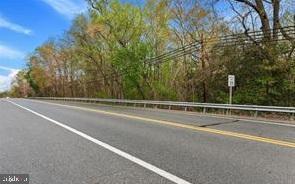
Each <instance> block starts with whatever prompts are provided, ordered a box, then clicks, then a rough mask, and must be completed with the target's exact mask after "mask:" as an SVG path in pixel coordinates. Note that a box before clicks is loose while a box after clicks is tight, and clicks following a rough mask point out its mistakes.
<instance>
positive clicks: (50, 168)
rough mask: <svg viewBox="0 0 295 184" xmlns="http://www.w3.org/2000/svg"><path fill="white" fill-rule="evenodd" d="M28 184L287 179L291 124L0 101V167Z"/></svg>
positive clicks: (286, 182) (293, 149)
mask: <svg viewBox="0 0 295 184" xmlns="http://www.w3.org/2000/svg"><path fill="white" fill-rule="evenodd" d="M9 173H14V174H30V183H33V184H35V183H36V184H37V183H38V184H39V183H40V184H41V183H42V184H43V183H44V184H45V183H46V184H48V183H50V184H65V183H72V184H84V183H85V184H100V183H114V184H115V183H134V184H140V183H197V184H231V183H233V184H237V183H239V184H250V183H251V184H256V183H257V184H271V183H274V184H280V183H282V184H294V183H295V125H294V124H293V125H292V124H281V123H273V122H259V121H257V122H255V121H244V120H237V119H233V118H221V117H209V116H202V115H199V114H194V113H187V112H175V111H166V110H157V109H143V108H133V107H114V106H107V105H97V104H83V103H73V102H57V101H37V100H26V99H1V100H0V174H9Z"/></svg>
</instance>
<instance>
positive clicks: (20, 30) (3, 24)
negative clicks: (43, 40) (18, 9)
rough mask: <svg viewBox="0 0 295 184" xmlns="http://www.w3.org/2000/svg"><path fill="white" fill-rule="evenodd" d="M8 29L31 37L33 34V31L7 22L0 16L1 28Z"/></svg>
mask: <svg viewBox="0 0 295 184" xmlns="http://www.w3.org/2000/svg"><path fill="white" fill-rule="evenodd" d="M1 27H3V28H6V29H10V30H12V31H15V32H18V33H23V34H26V35H31V34H32V30H30V29H28V28H25V27H23V26H21V25H18V24H15V23H12V22H10V21H8V20H6V19H5V18H3V17H1V16H0V28H1Z"/></svg>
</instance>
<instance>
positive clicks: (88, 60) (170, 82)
mask: <svg viewBox="0 0 295 184" xmlns="http://www.w3.org/2000/svg"><path fill="white" fill-rule="evenodd" d="M92 2H94V3H93V7H94V8H93V7H92V8H90V9H89V12H87V13H85V14H83V15H79V16H77V17H76V18H75V19H74V21H73V23H72V26H71V28H70V29H69V30H68V31H67V32H66V33H65V35H63V36H62V37H61V39H54V40H50V41H48V42H46V43H44V44H42V45H41V46H39V47H38V48H37V49H36V50H35V52H34V53H32V55H31V56H30V57H29V60H28V65H27V68H26V69H25V70H23V71H22V72H20V74H19V75H18V76H17V79H16V81H15V82H14V87H13V88H12V90H11V92H10V93H11V94H13V95H14V96H32V95H35V96H69V97H99V98H125V99H150V100H153V99H154V100H178V101H180V100H181V101H183V100H185V101H197V102H213V103H227V102H228V86H227V76H228V75H229V74H233V75H235V76H236V80H237V81H236V83H237V86H236V87H235V88H234V98H233V102H234V103H238V104H260V105H282V106H283V105H287V106H294V105H295V64H294V63H295V60H294V52H292V48H293V47H294V45H293V46H292V44H291V42H289V41H285V42H280V43H276V42H271V43H267V44H264V43H261V44H259V45H257V44H254V43H252V44H246V45H234V46H222V47H221V46H220V45H219V43H218V41H216V40H218V39H216V38H217V37H218V36H220V35H222V34H224V33H226V32H231V26H229V25H228V24H227V23H226V22H224V21H223V20H222V19H221V18H220V17H217V18H216V16H215V14H214V12H213V11H214V10H213V9H211V8H210V7H208V6H205V5H203V3H194V2H195V1H180V0H171V1H170V0H147V1H146V3H145V5H143V6H142V7H141V6H136V5H134V4H130V3H122V2H121V1H119V0H108V1H105V0H93V1H92ZM283 14H284V16H283V17H282V19H283V20H282V22H283V23H284V22H286V23H284V25H290V20H289V19H290V12H285V13H283ZM241 38H244V37H243V36H241ZM196 40H199V41H200V42H199V43H200V45H199V46H200V48H199V49H198V47H196V49H195V50H196V51H198V52H197V55H198V56H199V58H198V59H197V60H194V59H192V58H191V55H190V53H189V52H187V55H186V56H179V57H175V58H171V59H169V60H167V61H165V62H163V63H162V60H161V59H157V60H155V61H151V60H148V58H150V57H154V56H159V55H161V54H163V53H166V52H168V51H170V50H171V48H179V47H182V46H184V45H186V44H188V43H191V42H193V41H196ZM3 95H4V96H5V95H6V94H2V96H3Z"/></svg>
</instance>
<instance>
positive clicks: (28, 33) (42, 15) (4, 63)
mask: <svg viewBox="0 0 295 184" xmlns="http://www.w3.org/2000/svg"><path fill="white" fill-rule="evenodd" d="M86 10H87V4H86V1H85V0H0V92H1V91H5V90H8V89H9V87H10V83H11V81H12V79H13V78H14V77H15V75H16V74H17V72H18V71H19V70H20V69H22V68H24V67H25V66H26V57H27V56H28V54H30V53H32V52H33V51H34V49H35V48H36V47H38V46H39V45H41V44H42V43H43V42H45V41H47V40H48V39H49V38H53V37H56V36H58V35H61V34H62V33H63V32H64V31H65V30H67V29H68V28H69V27H70V25H71V22H72V20H73V18H74V17H75V15H77V14H79V13H81V12H83V11H86Z"/></svg>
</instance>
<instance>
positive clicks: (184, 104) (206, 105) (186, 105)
mask: <svg viewBox="0 0 295 184" xmlns="http://www.w3.org/2000/svg"><path fill="white" fill-rule="evenodd" d="M30 99H40V100H62V101H76V102H89V103H112V104H133V105H134V106H136V105H138V104H140V105H142V106H143V107H147V105H152V106H154V107H157V106H160V105H161V106H167V107H168V108H169V109H171V108H172V107H182V108H184V110H185V111H187V108H202V109H203V113H206V112H207V110H208V109H222V110H226V113H227V114H231V111H232V110H238V111H252V112H254V117H257V116H258V113H259V112H269V113H285V114H289V116H290V119H291V120H294V115H295V107H279V106H259V105H237V104H215V103H195V102H176V101H151V100H122V99H103V98H61V97H31V98H30Z"/></svg>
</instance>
